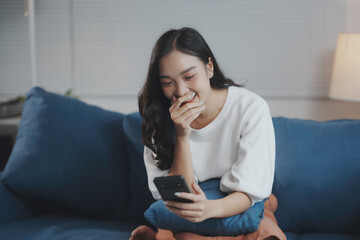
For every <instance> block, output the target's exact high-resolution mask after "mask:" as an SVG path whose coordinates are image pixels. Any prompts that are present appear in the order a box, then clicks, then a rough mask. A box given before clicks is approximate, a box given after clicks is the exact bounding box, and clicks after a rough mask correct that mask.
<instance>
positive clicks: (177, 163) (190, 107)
mask: <svg viewBox="0 0 360 240" xmlns="http://www.w3.org/2000/svg"><path fill="white" fill-rule="evenodd" d="M193 97H194V95H193V94H191V93H189V94H187V95H184V96H182V97H180V98H178V99H177V100H176V102H174V104H173V105H172V106H171V107H170V109H169V112H170V116H171V119H172V121H173V122H174V125H175V130H176V140H175V149H174V159H173V163H172V165H171V168H170V172H169V175H183V176H184V178H185V181H186V183H187V184H188V186H191V185H192V183H193V182H194V180H195V176H194V168H193V164H192V156H191V149H190V139H189V135H190V132H191V127H190V124H191V123H192V121H194V119H196V118H197V117H198V116H199V115H200V113H201V112H202V110H204V108H203V103H202V102H201V103H187V104H183V103H184V102H186V101H187V100H189V99H192V98H193ZM190 189H192V188H190Z"/></svg>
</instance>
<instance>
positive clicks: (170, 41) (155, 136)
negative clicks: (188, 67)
mask: <svg viewBox="0 0 360 240" xmlns="http://www.w3.org/2000/svg"><path fill="white" fill-rule="evenodd" d="M173 50H178V51H180V52H183V53H186V54H190V55H193V56H196V57H198V58H199V59H200V60H201V61H202V62H203V63H204V65H206V64H207V63H208V60H209V57H210V58H211V60H212V63H213V66H214V75H213V77H212V78H211V79H210V85H211V87H212V88H215V89H224V88H228V87H229V86H238V87H241V86H242V85H239V84H236V83H235V82H234V81H232V80H231V79H228V78H225V76H224V74H223V73H222V71H221V69H220V68H219V66H218V64H217V62H216V58H215V56H214V55H213V53H212V52H211V50H210V48H209V46H208V44H207V43H206V41H205V39H204V38H203V37H202V36H201V35H200V33H199V32H197V31H196V30H195V29H192V28H188V27H185V28H181V29H172V30H169V31H167V32H165V33H164V34H163V35H162V36H161V37H160V38H159V40H158V41H157V42H156V44H155V46H154V48H153V50H152V54H151V59H150V64H149V69H148V73H147V78H146V81H145V84H144V86H143V88H142V89H141V91H140V92H139V95H138V105H139V112H140V114H141V116H142V118H143V123H142V138H143V142H144V145H145V146H147V147H148V148H150V149H151V150H152V151H153V152H154V153H155V154H156V158H155V159H156V160H157V167H158V168H159V169H161V170H166V169H169V168H170V167H171V164H172V162H173V157H174V147H175V126H174V124H173V122H172V120H171V118H170V113H169V108H170V106H171V105H170V101H169V99H167V98H166V97H165V95H164V93H163V91H162V88H161V85H160V77H159V61H160V59H161V58H162V57H163V56H165V55H167V54H168V53H170V52H171V51H173Z"/></svg>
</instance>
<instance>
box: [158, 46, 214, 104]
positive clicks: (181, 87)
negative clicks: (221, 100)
mask: <svg viewBox="0 0 360 240" xmlns="http://www.w3.org/2000/svg"><path fill="white" fill-rule="evenodd" d="M212 71H213V65H212V63H211V61H210V62H209V63H208V64H206V66H205V65H204V63H203V62H202V61H201V60H200V59H199V58H198V57H196V56H192V55H189V54H186V53H183V52H180V51H177V50H173V51H171V52H170V53H168V54H167V55H165V56H164V57H162V58H161V59H160V61H159V73H160V84H161V88H162V90H163V92H164V94H165V96H166V97H167V98H168V99H169V100H170V101H171V104H173V103H174V102H175V101H176V100H177V99H178V98H179V97H182V96H184V95H186V94H188V93H195V96H194V98H193V99H192V100H190V101H191V102H201V101H204V102H206V100H207V98H208V97H209V96H210V94H211V91H212V89H211V86H210V78H211V77H212ZM190 101H188V102H190Z"/></svg>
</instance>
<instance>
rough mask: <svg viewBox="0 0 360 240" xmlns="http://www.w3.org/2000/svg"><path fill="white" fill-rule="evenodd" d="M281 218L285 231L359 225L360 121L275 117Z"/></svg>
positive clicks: (335, 230)
mask: <svg viewBox="0 0 360 240" xmlns="http://www.w3.org/2000/svg"><path fill="white" fill-rule="evenodd" d="M273 122H274V128H275V136H276V169H275V180H274V187H273V193H274V194H275V196H276V197H277V198H278V209H277V211H276V213H275V214H276V217H277V220H278V223H279V226H280V228H281V229H282V230H284V231H292V232H326V233H354V232H356V231H358V229H359V226H360V218H359V216H360V204H359V203H360V191H359V189H360V174H359V173H360V161H359V160H360V121H359V120H333V121H326V122H316V121H310V120H299V119H287V118H274V119H273Z"/></svg>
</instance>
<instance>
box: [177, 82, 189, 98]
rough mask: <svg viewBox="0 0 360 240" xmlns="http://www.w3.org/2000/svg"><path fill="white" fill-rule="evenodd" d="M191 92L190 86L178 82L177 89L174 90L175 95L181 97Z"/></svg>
mask: <svg viewBox="0 0 360 240" xmlns="http://www.w3.org/2000/svg"><path fill="white" fill-rule="evenodd" d="M188 92H189V88H187V86H186V85H185V84H183V83H178V84H176V89H175V91H174V95H175V97H177V98H179V97H182V96H184V95H185V94H187V93H188Z"/></svg>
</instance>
